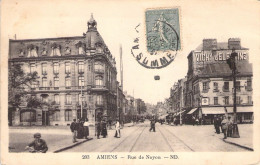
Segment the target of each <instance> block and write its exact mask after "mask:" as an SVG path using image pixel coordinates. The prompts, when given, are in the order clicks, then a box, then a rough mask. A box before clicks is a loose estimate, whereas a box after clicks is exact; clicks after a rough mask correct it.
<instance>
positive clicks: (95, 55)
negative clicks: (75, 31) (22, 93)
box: [9, 16, 118, 125]
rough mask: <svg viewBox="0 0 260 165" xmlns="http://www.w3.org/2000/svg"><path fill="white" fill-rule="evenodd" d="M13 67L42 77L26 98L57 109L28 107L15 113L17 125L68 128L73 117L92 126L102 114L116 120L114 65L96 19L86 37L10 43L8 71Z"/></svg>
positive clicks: (24, 105)
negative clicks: (86, 120) (40, 101)
mask: <svg viewBox="0 0 260 165" xmlns="http://www.w3.org/2000/svg"><path fill="white" fill-rule="evenodd" d="M15 64H21V65H22V68H23V70H24V71H25V72H26V73H29V72H34V71H36V72H37V73H38V80H37V82H35V83H34V84H31V86H30V88H29V89H28V94H29V95H34V96H36V97H38V98H41V99H42V100H43V101H44V102H48V103H51V104H52V105H53V106H54V108H53V109H54V110H50V109H45V110H44V109H33V110H28V109H27V108H26V103H24V104H23V105H22V106H21V107H20V108H19V109H17V110H16V112H15V113H14V115H13V116H14V117H13V120H14V122H13V123H14V125H28V124H32V125H45V124H46V125H68V124H70V123H71V121H72V120H73V119H74V118H88V119H89V120H90V123H91V124H94V122H95V121H96V120H97V119H98V117H100V116H106V117H111V118H113V119H115V118H116V115H117V88H118V85H117V83H116V82H117V81H116V78H117V70H116V62H115V58H114V57H113V56H112V54H111V52H110V51H109V49H108V47H107V46H106V44H105V42H104V40H103V39H102V37H101V35H100V34H99V32H98V31H97V22H96V21H95V20H94V18H93V16H91V19H90V20H89V21H88V30H87V32H86V33H83V36H77V37H62V38H44V39H26V40H10V41H9V67H12V65H15ZM81 106H82V108H81ZM81 109H82V110H81ZM81 111H82V112H83V113H82V115H81ZM30 117H32V118H33V119H31V120H30Z"/></svg>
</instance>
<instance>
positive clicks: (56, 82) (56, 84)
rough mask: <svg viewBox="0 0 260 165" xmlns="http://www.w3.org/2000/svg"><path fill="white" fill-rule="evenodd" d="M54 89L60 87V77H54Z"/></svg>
mask: <svg viewBox="0 0 260 165" xmlns="http://www.w3.org/2000/svg"><path fill="white" fill-rule="evenodd" d="M54 87H55V88H58V87H59V77H54Z"/></svg>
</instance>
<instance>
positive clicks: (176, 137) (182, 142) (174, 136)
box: [159, 127, 195, 152]
mask: <svg viewBox="0 0 260 165" xmlns="http://www.w3.org/2000/svg"><path fill="white" fill-rule="evenodd" d="M159 130H160V129H159ZM164 130H166V131H167V132H168V133H169V134H170V135H172V136H173V138H175V139H177V140H178V141H179V142H180V143H181V144H183V145H184V146H186V147H187V148H188V149H189V150H190V151H192V152H195V151H194V150H193V149H192V148H191V147H190V146H189V145H187V144H186V143H185V142H184V141H182V140H181V139H180V138H179V137H178V136H176V135H175V134H174V133H172V132H171V131H169V130H168V129H167V128H165V127H164ZM160 132H161V130H160ZM161 134H162V133H161ZM162 135H163V134H162ZM163 137H164V139H165V140H166V141H167V144H168V145H169V146H170V148H171V149H172V147H171V145H170V143H169V142H168V140H167V139H166V137H165V136H164V135H163ZM172 151H173V152H174V149H172Z"/></svg>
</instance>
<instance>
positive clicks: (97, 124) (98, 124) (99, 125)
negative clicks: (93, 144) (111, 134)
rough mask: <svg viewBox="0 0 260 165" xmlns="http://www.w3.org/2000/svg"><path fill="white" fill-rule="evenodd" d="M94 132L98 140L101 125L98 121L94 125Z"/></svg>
mask: <svg viewBox="0 0 260 165" xmlns="http://www.w3.org/2000/svg"><path fill="white" fill-rule="evenodd" d="M96 131H97V138H98V139H99V136H100V133H101V123H100V121H98V122H97V123H96Z"/></svg>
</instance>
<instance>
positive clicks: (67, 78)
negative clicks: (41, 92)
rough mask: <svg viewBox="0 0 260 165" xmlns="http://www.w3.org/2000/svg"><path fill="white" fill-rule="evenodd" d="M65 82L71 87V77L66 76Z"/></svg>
mask: <svg viewBox="0 0 260 165" xmlns="http://www.w3.org/2000/svg"><path fill="white" fill-rule="evenodd" d="M65 83H66V84H65V86H66V87H70V86H71V82H70V77H66V78H65Z"/></svg>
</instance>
